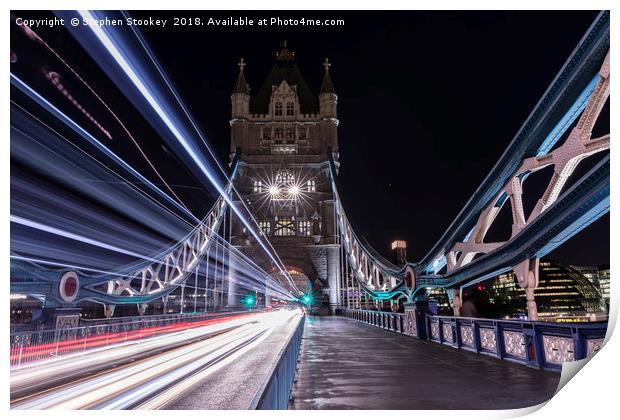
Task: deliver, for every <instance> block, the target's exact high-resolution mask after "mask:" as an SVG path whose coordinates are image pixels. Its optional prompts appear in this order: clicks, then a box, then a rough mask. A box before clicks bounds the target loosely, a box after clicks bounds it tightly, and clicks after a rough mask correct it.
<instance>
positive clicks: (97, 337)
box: [10, 312, 245, 367]
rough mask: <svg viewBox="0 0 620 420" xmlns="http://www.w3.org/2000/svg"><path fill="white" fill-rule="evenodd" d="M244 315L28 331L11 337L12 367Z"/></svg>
mask: <svg viewBox="0 0 620 420" xmlns="http://www.w3.org/2000/svg"><path fill="white" fill-rule="evenodd" d="M244 313H245V312H228V313H226V314H222V313H217V314H213V313H208V314H187V315H181V316H165V317H159V316H157V317H155V318H154V319H151V318H148V317H144V318H140V319H137V320H131V319H124V320H123V322H119V321H118V320H113V319H110V320H107V323H105V324H98V323H95V322H94V321H90V322H92V324H91V325H84V326H80V327H74V328H66V329H59V330H42V331H25V332H16V333H12V334H11V335H10V365H11V367H17V366H20V365H22V364H26V363H30V362H36V361H39V360H43V359H48V358H51V357H58V356H62V355H65V354H69V353H83V352H86V351H88V350H92V349H94V348H101V347H105V346H109V345H118V344H122V343H125V342H128V341H131V340H139V339H143V338H147V337H155V336H158V335H162V334H166V333H170V332H174V331H177V330H181V329H185V328H193V327H198V326H201V325H206V324H208V323H209V321H211V320H214V319H221V318H227V317H231V316H235V315H241V314H244Z"/></svg>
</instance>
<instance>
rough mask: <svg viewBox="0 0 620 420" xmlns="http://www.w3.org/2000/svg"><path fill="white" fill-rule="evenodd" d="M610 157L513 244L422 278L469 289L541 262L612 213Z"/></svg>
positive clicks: (542, 215)
mask: <svg viewBox="0 0 620 420" xmlns="http://www.w3.org/2000/svg"><path fill="white" fill-rule="evenodd" d="M609 175H610V160H609V155H607V156H606V157H605V158H603V160H602V161H601V162H599V163H598V164H597V165H596V166H595V167H594V168H592V169H591V170H590V171H589V172H588V173H587V174H586V175H584V176H583V177H582V178H581V179H580V180H579V181H578V182H577V183H576V184H575V185H573V186H572V187H571V188H570V189H569V190H567V191H566V192H565V193H564V194H562V196H561V197H560V198H559V199H558V200H557V201H556V202H555V203H554V204H553V205H552V206H551V207H549V208H548V209H547V210H546V211H545V212H543V213H542V214H541V215H540V216H539V217H538V218H537V219H536V220H535V221H533V222H532V223H530V224H529V225H528V226H527V227H525V228H524V229H523V231H521V232H520V233H519V234H518V235H517V236H515V237H514V238H513V239H512V240H511V241H509V242H507V243H506V244H504V245H503V246H501V247H500V248H498V249H497V250H495V251H494V252H491V253H489V254H486V255H483V256H481V257H480V258H478V259H477V260H474V261H472V262H471V263H469V264H467V265H466V266H464V267H462V268H460V269H458V270H455V271H454V272H452V273H450V274H449V275H445V276H434V275H420V276H418V277H417V278H418V280H419V282H421V283H422V284H427V285H429V286H430V285H432V286H436V287H456V286H467V285H470V284H473V283H478V282H481V281H484V280H486V279H489V278H492V277H495V276H497V275H499V274H502V273H505V272H508V271H512V267H514V266H515V265H516V264H517V263H519V262H521V261H524V260H526V259H532V258H541V257H544V256H545V255H547V254H548V253H549V252H551V251H552V250H553V249H555V248H557V247H558V246H559V245H561V244H562V243H564V242H565V241H566V240H568V239H570V238H571V237H572V236H574V235H576V234H577V233H579V232H580V231H582V230H583V229H585V228H586V227H588V226H589V225H590V224H591V223H593V222H595V221H596V220H598V219H599V218H600V217H602V216H603V215H605V214H606V213H608V212H609V194H610V183H609Z"/></svg>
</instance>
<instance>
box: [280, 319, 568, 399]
mask: <svg viewBox="0 0 620 420" xmlns="http://www.w3.org/2000/svg"><path fill="white" fill-rule="evenodd" d="M297 378H298V380H297V383H296V385H295V386H294V388H293V398H294V400H293V401H292V403H291V404H290V408H291V409H299V410H310V409H410V410H413V409H507V408H522V407H528V406H532V405H535V404H539V403H541V402H544V401H546V400H548V399H549V398H551V397H552V396H553V394H554V392H555V390H556V388H557V385H558V382H559V380H560V375H559V374H558V373H552V372H547V371H542V370H537V369H533V368H530V367H527V366H521V365H518V364H514V363H510V362H505V361H501V360H497V359H494V358H492V357H488V356H483V355H478V354H475V353H470V352H467V351H463V350H457V349H453V348H450V347H448V346H445V345H442V344H436V343H431V342H428V341H422V340H418V339H415V338H411V337H407V336H403V335H400V334H395V333H392V332H389V331H385V330H383V329H381V328H377V327H373V326H370V325H366V324H363V323H360V322H358V321H355V320H352V319H349V318H344V317H309V318H307V320H306V327H305V332H304V340H303V344H302V351H301V362H300V368H299V372H298V376H297Z"/></svg>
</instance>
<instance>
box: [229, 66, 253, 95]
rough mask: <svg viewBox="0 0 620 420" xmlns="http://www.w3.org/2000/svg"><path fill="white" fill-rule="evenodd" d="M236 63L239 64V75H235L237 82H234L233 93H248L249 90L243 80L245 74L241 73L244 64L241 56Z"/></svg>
mask: <svg viewBox="0 0 620 420" xmlns="http://www.w3.org/2000/svg"><path fill="white" fill-rule="evenodd" d="M237 65H238V66H239V77H237V83H236V84H235V90H234V91H233V93H244V94H246V95H248V94H249V93H250V91H249V89H248V83H247V82H246V80H245V74H244V73H243V69H244V68H245V66H246V63H245V60H244V59H243V57H241V60H239V63H238V64H237Z"/></svg>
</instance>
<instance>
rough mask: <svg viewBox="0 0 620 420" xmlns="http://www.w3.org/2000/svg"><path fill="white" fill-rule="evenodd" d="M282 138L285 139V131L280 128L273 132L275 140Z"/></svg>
mask: <svg viewBox="0 0 620 420" xmlns="http://www.w3.org/2000/svg"><path fill="white" fill-rule="evenodd" d="M282 137H284V129H283V128H282V127H278V128H276V129H275V130H273V138H274V139H275V140H279V139H281V138H282Z"/></svg>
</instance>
